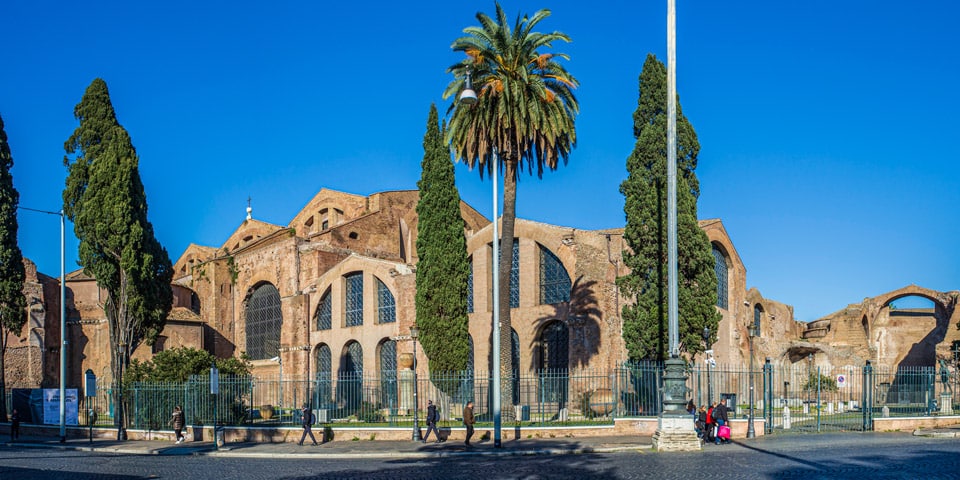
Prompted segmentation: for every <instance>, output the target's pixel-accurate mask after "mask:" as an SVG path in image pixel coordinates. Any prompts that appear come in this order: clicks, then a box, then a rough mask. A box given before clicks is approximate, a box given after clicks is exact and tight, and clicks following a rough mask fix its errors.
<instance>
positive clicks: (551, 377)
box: [539, 320, 570, 404]
mask: <svg viewBox="0 0 960 480" xmlns="http://www.w3.org/2000/svg"><path fill="white" fill-rule="evenodd" d="M569 341H570V334H569V333H568V330H567V326H566V325H565V324H564V323H563V322H561V321H558V320H554V321H552V322H550V323H548V324H547V325H546V326H545V327H544V328H543V330H541V331H540V341H539V346H540V368H541V371H540V375H539V378H540V401H542V402H559V403H560V404H564V403H565V402H566V400H567V371H568V370H567V369H568V362H569V357H568V353H567V352H568V348H569Z"/></svg>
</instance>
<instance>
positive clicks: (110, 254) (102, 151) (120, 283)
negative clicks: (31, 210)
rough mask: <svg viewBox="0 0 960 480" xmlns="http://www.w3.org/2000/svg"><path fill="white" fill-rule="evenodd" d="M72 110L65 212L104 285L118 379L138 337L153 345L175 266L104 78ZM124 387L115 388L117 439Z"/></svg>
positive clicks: (86, 261) (85, 260) (84, 258)
mask: <svg viewBox="0 0 960 480" xmlns="http://www.w3.org/2000/svg"><path fill="white" fill-rule="evenodd" d="M74 116H75V117H76V118H77V120H79V121H80V126H79V127H77V129H76V130H74V132H73V135H71V136H70V138H69V139H68V140H67V141H66V143H65V144H64V149H65V150H66V152H67V156H65V157H64V164H65V165H67V166H69V175H68V176H67V184H66V188H65V189H64V191H63V204H64V212H65V213H66V215H67V218H69V219H70V221H72V222H73V226H74V232H75V233H76V235H77V238H78V239H79V240H80V255H79V257H80V260H79V263H80V265H81V266H83V271H84V273H86V274H87V275H90V276H92V277H93V278H95V279H96V280H97V285H98V286H99V287H100V288H102V289H104V290H105V291H106V295H107V298H106V299H105V301H104V305H103V308H104V312H105V313H106V316H107V324H108V326H109V332H110V349H111V357H112V365H111V367H112V370H113V379H114V381H116V382H119V381H120V380H121V379H122V378H123V369H124V368H126V367H127V366H128V365H129V363H130V355H131V354H132V353H133V352H134V350H136V348H137V347H138V346H139V345H140V344H141V343H143V342H146V343H147V344H153V342H154V341H155V340H156V337H157V336H158V335H159V334H160V331H161V330H162V329H163V325H164V323H165V322H166V318H167V313H169V311H170V308H171V302H172V299H173V294H172V291H171V288H170V281H171V279H172V277H173V268H172V265H171V264H170V257H169V256H168V255H167V251H166V249H164V248H163V246H162V245H160V243H159V242H158V241H157V239H156V237H155V236H154V233H153V226H152V225H151V224H150V222H149V221H148V220H147V198H146V194H145V193H144V191H143V183H142V182H141V181H140V172H139V169H138V164H139V159H138V157H137V152H136V150H135V149H134V147H133V142H132V141H131V139H130V135H129V134H128V133H127V131H126V129H124V128H123V126H121V125H120V123H119V122H118V121H117V117H116V113H115V112H114V109H113V105H112V104H111V102H110V94H109V92H108V91H107V84H106V83H105V82H104V81H103V80H101V79H99V78H98V79H95V80H94V81H93V83H91V84H90V86H89V87H87V90H86V92H85V93H84V95H83V98H82V99H81V100H80V103H79V104H77V106H76V107H75V108H74ZM71 155H72V156H73V160H72V162H71V157H70V156H71ZM122 391H123V390H122V389H121V388H115V389H114V401H115V402H116V404H117V405H118V406H119V407H120V408H119V409H118V419H117V425H118V428H119V430H118V437H120V438H122V437H124V431H123V427H124V426H123V418H122V416H123V411H122V406H123V402H122Z"/></svg>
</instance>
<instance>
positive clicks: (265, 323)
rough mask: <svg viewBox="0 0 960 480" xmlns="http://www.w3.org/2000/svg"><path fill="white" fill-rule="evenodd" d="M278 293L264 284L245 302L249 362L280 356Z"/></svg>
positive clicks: (280, 316)
mask: <svg viewBox="0 0 960 480" xmlns="http://www.w3.org/2000/svg"><path fill="white" fill-rule="evenodd" d="M282 323H283V316H282V314H281V310H280V293H279V292H278V291H277V287H274V286H273V285H271V284H269V283H266V284H263V285H261V286H259V287H257V289H256V290H254V292H253V295H251V296H250V299H249V300H247V309H246V333H247V355H249V356H250V359H251V360H265V359H268V358H273V357H276V356H277V355H279V354H280V327H281V325H282Z"/></svg>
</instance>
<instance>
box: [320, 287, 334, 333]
mask: <svg viewBox="0 0 960 480" xmlns="http://www.w3.org/2000/svg"><path fill="white" fill-rule="evenodd" d="M316 320H317V330H330V328H331V324H332V323H333V322H332V320H333V305H332V304H331V301H330V289H329V288H328V289H327V291H326V292H324V293H323V296H322V297H320V303H319V304H317V314H316Z"/></svg>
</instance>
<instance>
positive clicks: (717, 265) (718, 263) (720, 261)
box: [711, 243, 730, 309]
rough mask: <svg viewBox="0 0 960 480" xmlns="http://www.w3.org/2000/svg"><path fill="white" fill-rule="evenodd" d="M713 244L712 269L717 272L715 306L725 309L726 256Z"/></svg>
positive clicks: (726, 297)
mask: <svg viewBox="0 0 960 480" xmlns="http://www.w3.org/2000/svg"><path fill="white" fill-rule="evenodd" d="M711 245H712V246H713V259H714V264H713V271H714V272H716V274H717V306H718V307H720V308H723V309H727V308H729V307H728V302H727V299H728V297H729V295H730V293H729V291H728V287H727V257H726V256H725V255H724V254H723V251H721V250H720V247H718V246H717V244H716V243H713V244H711Z"/></svg>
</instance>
